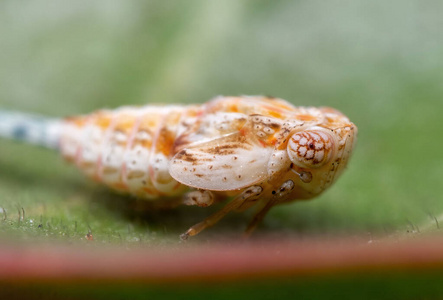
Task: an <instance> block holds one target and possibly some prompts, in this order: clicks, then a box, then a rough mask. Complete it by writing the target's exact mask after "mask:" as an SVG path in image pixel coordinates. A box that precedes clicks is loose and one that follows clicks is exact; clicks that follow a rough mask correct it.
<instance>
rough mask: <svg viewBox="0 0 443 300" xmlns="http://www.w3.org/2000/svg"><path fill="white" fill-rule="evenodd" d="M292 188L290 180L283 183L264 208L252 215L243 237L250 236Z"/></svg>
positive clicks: (292, 184)
mask: <svg viewBox="0 0 443 300" xmlns="http://www.w3.org/2000/svg"><path fill="white" fill-rule="evenodd" d="M294 187H295V184H294V182H293V181H292V180H288V181H285V182H284V183H283V184H282V185H281V186H280V188H279V189H278V190H277V192H276V193H275V195H274V196H273V197H272V198H271V199H270V200H269V201H268V202H267V203H266V204H265V206H264V207H263V208H262V209H261V210H259V211H258V212H257V213H256V214H255V215H254V217H253V218H252V220H251V222H250V223H249V225H248V227H247V228H246V230H245V233H244V237H248V236H250V235H251V233H252V232H253V231H254V230H255V228H257V226H258V225H259V224H260V222H261V221H262V220H263V218H264V217H265V216H266V214H267V213H268V212H269V210H270V209H271V208H272V207H273V206H274V205H276V204H278V203H281V201H282V200H284V197H285V196H286V195H288V194H289V193H290V192H291V191H292V190H293V189H294Z"/></svg>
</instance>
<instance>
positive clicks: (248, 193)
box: [180, 186, 263, 240]
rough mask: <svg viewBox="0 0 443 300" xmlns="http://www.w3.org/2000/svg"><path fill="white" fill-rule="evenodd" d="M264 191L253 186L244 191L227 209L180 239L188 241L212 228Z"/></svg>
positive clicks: (190, 229)
mask: <svg viewBox="0 0 443 300" xmlns="http://www.w3.org/2000/svg"><path fill="white" fill-rule="evenodd" d="M262 191H263V188H262V187H261V186H252V187H250V188H248V189H246V190H244V191H243V192H242V193H241V194H240V195H238V196H237V197H235V198H234V199H233V200H232V201H231V202H229V203H228V204H226V205H225V207H223V208H222V209H221V210H219V211H218V212H216V213H214V214H213V215H211V216H209V217H207V218H206V219H204V220H203V221H202V222H200V223H197V224H195V225H194V226H192V227H191V228H189V229H188V230H187V231H186V232H185V233H183V234H182V235H180V238H181V239H182V240H186V239H187V238H188V237H190V236H194V235H196V234H198V233H199V232H201V231H203V230H204V229H206V228H208V227H211V226H212V225H214V224H215V223H217V222H218V221H220V220H221V219H222V218H223V217H224V216H226V215H227V214H228V213H229V212H230V211H232V210H235V209H237V208H238V207H239V206H240V205H241V204H242V203H243V202H244V201H246V200H250V199H252V198H253V197H258V196H259V195H260V194H261V192H262Z"/></svg>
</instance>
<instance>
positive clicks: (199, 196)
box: [183, 190, 215, 207]
mask: <svg viewBox="0 0 443 300" xmlns="http://www.w3.org/2000/svg"><path fill="white" fill-rule="evenodd" d="M214 199H215V196H214V194H213V193H212V192H211V191H205V190H197V191H192V192H189V193H186V194H185V195H184V196H183V204H184V205H197V206H200V207H207V206H209V205H211V204H213V203H214Z"/></svg>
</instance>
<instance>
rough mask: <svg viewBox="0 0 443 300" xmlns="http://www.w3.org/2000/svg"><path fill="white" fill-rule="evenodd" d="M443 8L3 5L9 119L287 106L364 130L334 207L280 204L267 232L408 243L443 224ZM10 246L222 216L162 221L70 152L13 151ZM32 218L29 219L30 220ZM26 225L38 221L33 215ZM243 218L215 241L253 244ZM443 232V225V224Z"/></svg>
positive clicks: (4, 154) (176, 227) (125, 234)
mask: <svg viewBox="0 0 443 300" xmlns="http://www.w3.org/2000/svg"><path fill="white" fill-rule="evenodd" d="M442 28H443V2H441V1H437V0H435V1H431V0H430V1H407V2H406V1H400V0H393V1H389V2H386V1H381V0H376V1H320V0H316V1H252V0H251V1H235V0H232V1H204V0H191V1H160V0H159V1H141V0H139V1H116V0H106V1H104V0H101V1H86V0H80V1H66V0H65V1H57V2H54V1H14V0H1V1H0V38H1V40H0V66H1V67H0V107H1V108H2V109H4V108H6V109H14V110H22V111H28V112H35V113H41V114H44V115H48V116H55V117H61V116H66V115H73V114H79V113H88V112H90V111H92V110H95V109H99V108H103V107H109V108H113V107H117V106H120V105H127V104H147V103H201V102H204V101H207V100H208V99H210V98H212V97H214V96H217V95H272V96H277V97H281V98H284V99H287V100H289V101H290V102H292V103H293V104H295V105H312V106H332V107H335V108H337V109H339V110H341V111H343V112H344V113H345V114H346V115H347V116H348V117H349V118H350V119H351V120H352V121H353V122H354V123H355V124H356V125H357V126H358V127H359V139H358V144H357V148H356V150H355V153H354V155H353V158H352V160H351V163H350V165H349V168H348V170H347V171H346V172H345V173H344V174H343V176H342V178H340V180H339V181H338V182H337V183H336V184H335V185H334V186H333V187H332V188H331V189H330V190H329V191H327V192H326V193H324V194H323V195H322V196H321V197H319V198H317V199H315V200H313V201H309V202H300V203H293V204H291V205H286V206H282V207H277V208H274V209H273V210H272V211H271V213H270V214H269V215H268V217H267V218H266V219H265V222H264V224H263V225H262V226H261V228H260V230H259V232H258V234H260V233H261V234H263V233H267V234H276V235H277V234H278V235H281V234H284V235H287V236H297V237H300V236H301V237H303V236H307V235H316V234H322V235H323V234H338V235H341V234H352V235H354V234H355V235H358V236H367V238H368V239H371V238H372V236H373V235H377V234H396V235H403V234H408V232H409V233H411V232H425V231H433V230H436V229H437V227H438V226H437V225H438V221H440V222H443V215H442V214H443V201H442V183H441V182H442V178H443V176H442V175H443V171H442V169H443V155H442V148H443V142H442V137H443V135H442V125H443V121H442V117H441V114H442V112H443V100H442V97H443V84H442V79H443V31H442ZM0 209H1V211H3V212H4V211H6V214H5V213H2V214H0V217H2V219H5V220H3V221H1V222H0V234H1V235H3V236H12V235H14V236H15V235H18V236H21V237H23V238H26V239H37V240H41V239H43V240H46V239H55V240H60V239H62V240H65V239H66V240H68V241H79V240H84V239H85V235H86V234H87V233H88V232H89V231H90V232H91V233H92V234H93V236H94V239H95V240H98V241H101V242H103V243H108V242H110V243H113V242H123V243H126V244H131V243H147V244H151V243H163V242H165V241H174V242H176V241H177V240H178V234H179V233H181V232H182V231H184V230H186V229H187V228H188V227H189V226H190V225H192V224H194V223H195V222H198V221H199V220H201V219H202V218H204V217H205V216H207V215H208V214H209V213H210V212H212V211H214V209H216V208H209V209H201V208H196V207H184V208H180V209H177V210H175V211H169V212H160V213H152V212H145V211H143V210H142V209H140V203H139V202H137V201H135V200H133V199H129V198H125V197H120V196H116V195H113V194H112V193H110V192H108V191H106V190H105V189H103V188H101V187H99V186H97V185H95V184H93V183H90V182H88V181H87V180H86V179H84V178H83V176H82V175H81V174H80V173H79V172H78V171H77V170H75V168H74V167H72V166H69V165H68V164H66V163H64V162H63V161H62V160H61V159H60V158H59V157H58V156H57V154H55V153H52V152H50V151H47V150H44V149H39V148H34V147H31V146H27V145H23V144H17V143H14V142H11V141H5V140H0ZM23 211H24V212H25V217H24V218H23ZM20 215H22V217H20ZM248 219H249V216H244V215H233V216H230V217H229V218H227V219H226V220H223V221H222V222H221V223H220V224H219V225H218V226H216V227H215V228H213V229H211V230H208V231H207V232H204V233H203V234H202V235H201V237H200V239H202V240H205V239H206V238H208V237H211V236H214V235H215V236H218V237H220V236H223V235H224V234H227V235H230V234H239V233H240V232H241V231H242V230H243V228H244V227H245V225H246V223H247V220H248ZM442 226H443V225H442Z"/></svg>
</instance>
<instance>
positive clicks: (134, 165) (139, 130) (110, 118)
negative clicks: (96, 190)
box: [60, 106, 200, 198]
mask: <svg viewBox="0 0 443 300" xmlns="http://www.w3.org/2000/svg"><path fill="white" fill-rule="evenodd" d="M199 113H200V107H199V106H146V107H122V108H119V109H117V110H113V111H110V110H101V111H98V112H96V113H93V114H90V115H86V116H79V117H72V118H68V119H66V122H65V123H64V125H63V126H64V128H63V130H62V134H61V138H60V149H61V152H62V154H63V156H64V157H65V158H67V159H68V160H70V161H73V162H75V164H76V165H77V166H78V167H79V168H80V169H82V170H83V171H84V172H85V173H86V174H87V175H89V176H90V177H92V178H94V179H96V180H97V181H99V182H103V183H105V184H106V185H108V186H110V187H111V188H113V189H115V190H118V191H123V192H127V193H130V194H133V195H135V196H138V197H142V198H156V197H158V196H162V195H166V196H173V195H177V194H180V193H182V192H184V190H185V189H186V187H185V186H183V185H182V184H180V183H178V182H177V181H175V180H174V179H173V178H172V177H171V176H170V175H169V170H168V168H169V159H170V158H171V157H172V156H173V155H174V154H175V153H174V141H175V139H176V137H177V136H178V135H179V134H180V133H181V132H183V131H184V130H186V124H188V123H189V122H192V120H193V119H195V118H196V116H197V115H198V114H199Z"/></svg>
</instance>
